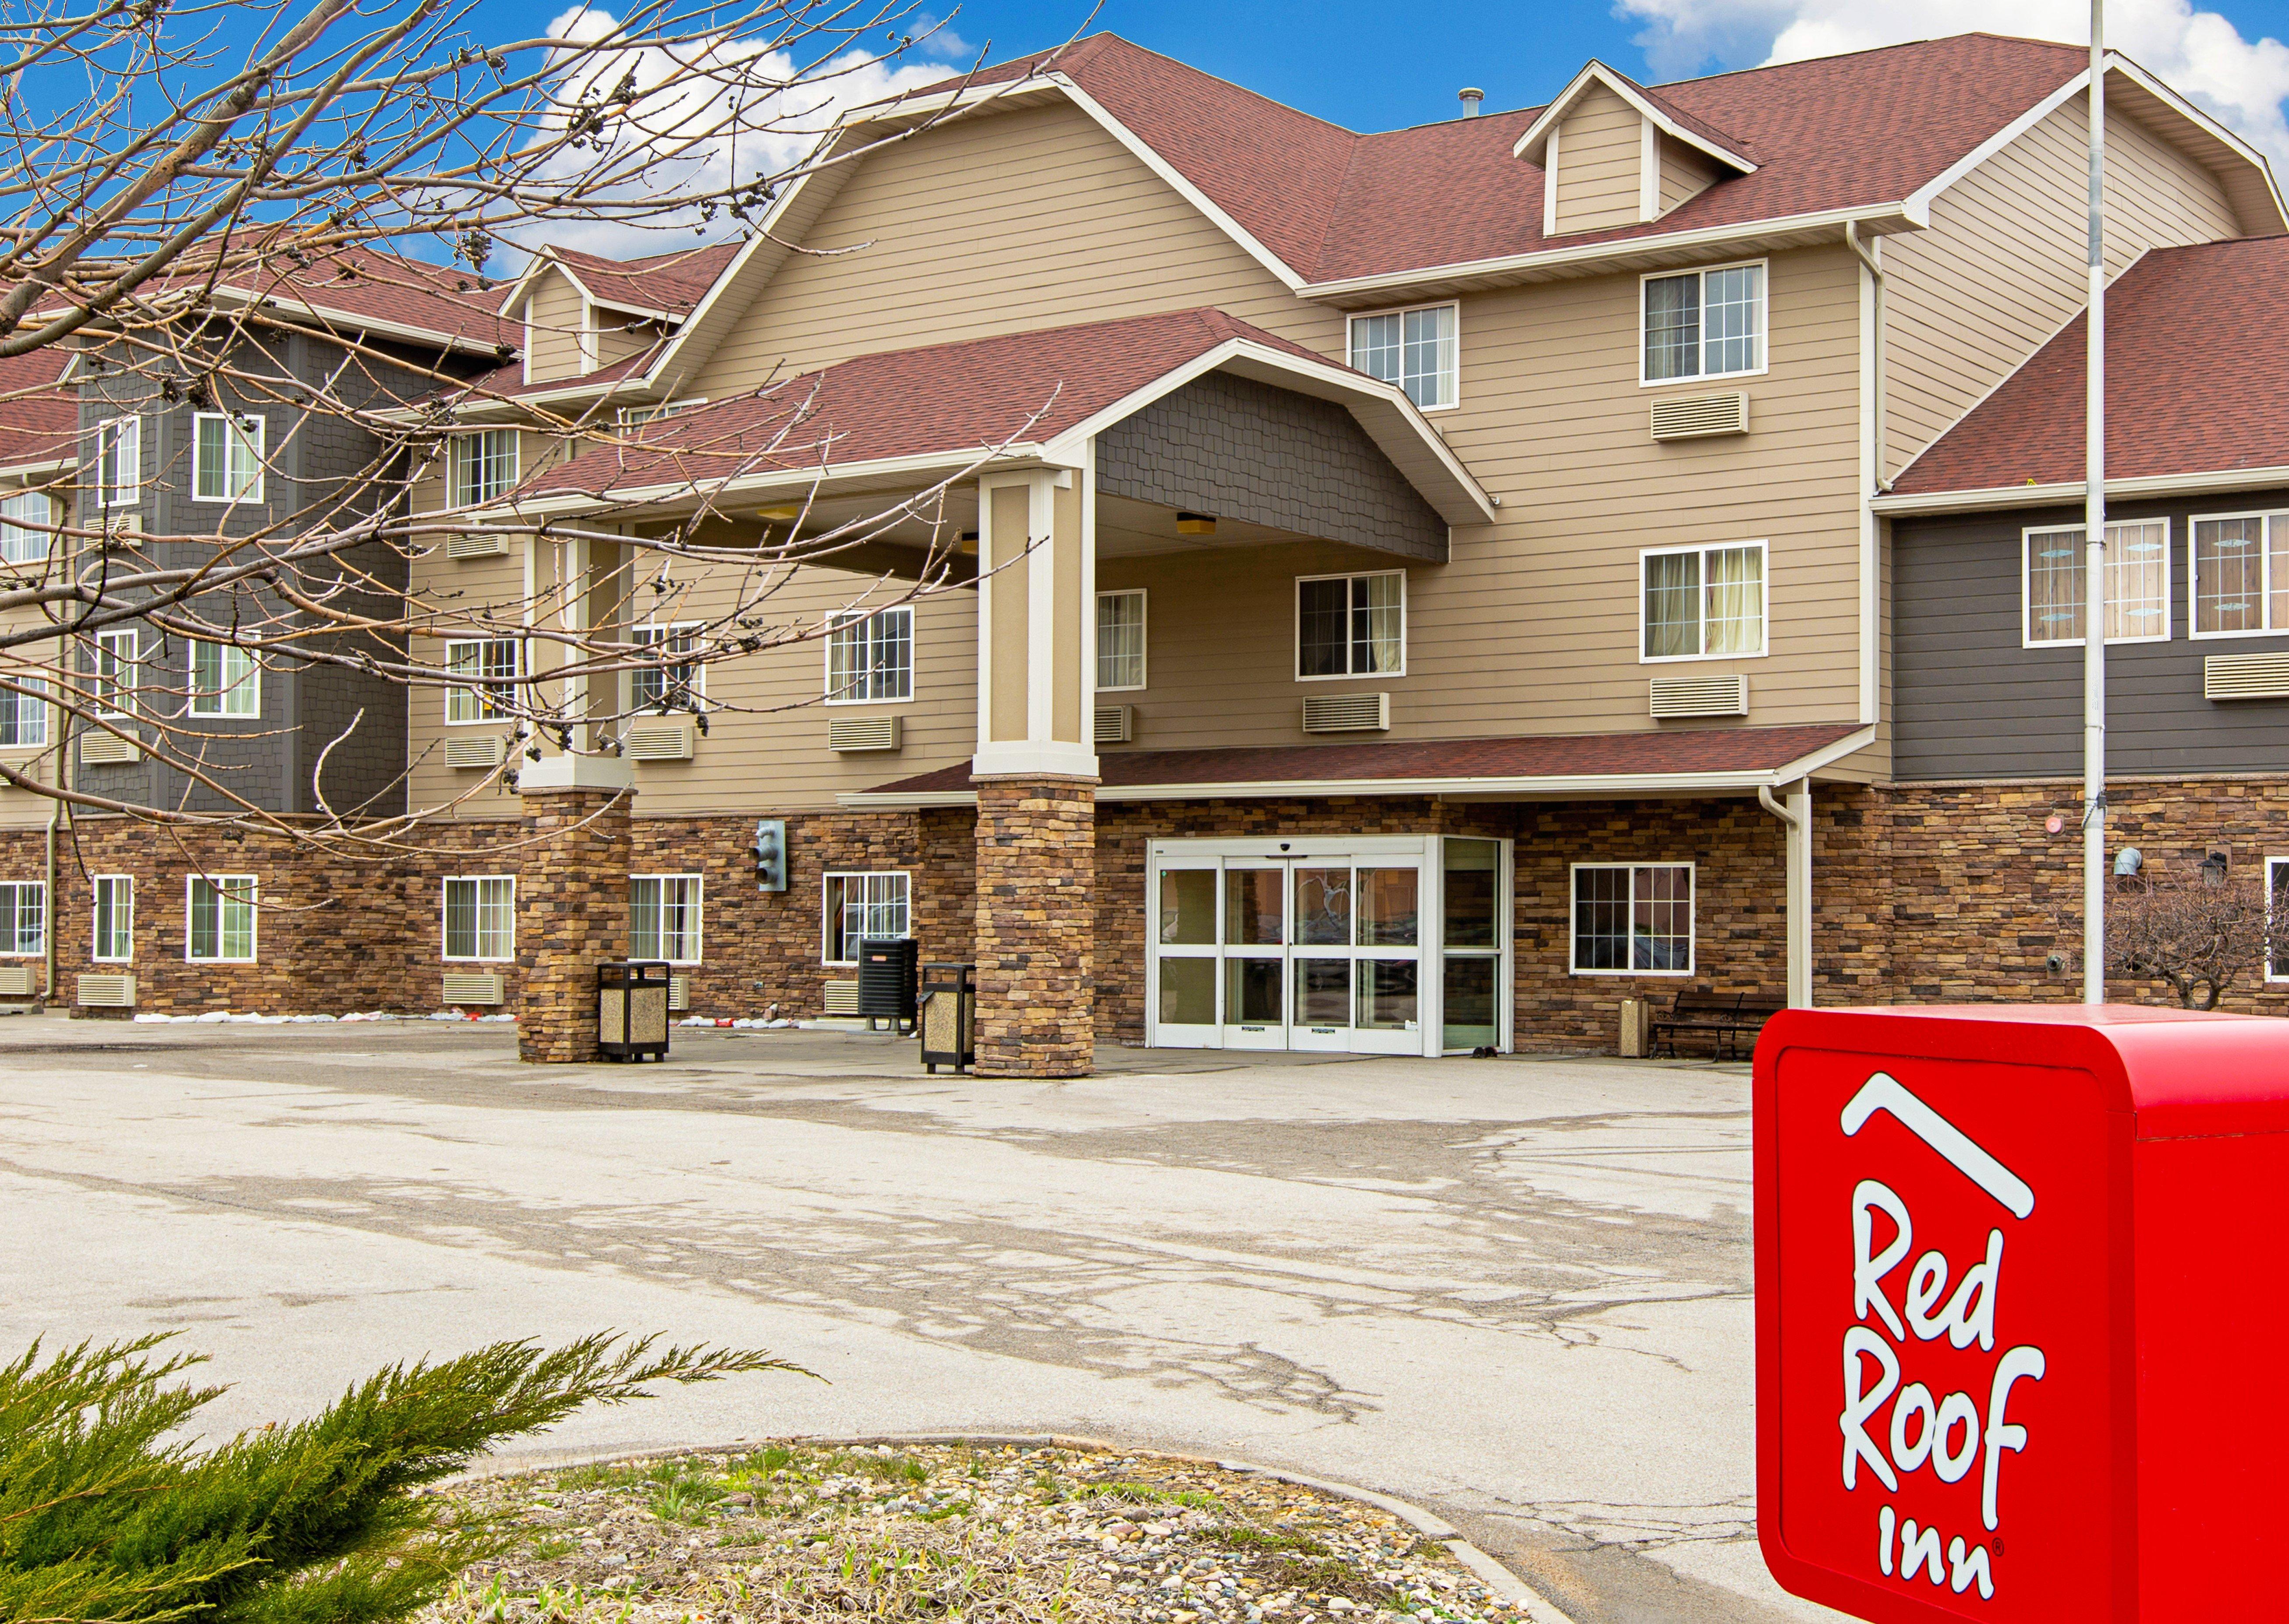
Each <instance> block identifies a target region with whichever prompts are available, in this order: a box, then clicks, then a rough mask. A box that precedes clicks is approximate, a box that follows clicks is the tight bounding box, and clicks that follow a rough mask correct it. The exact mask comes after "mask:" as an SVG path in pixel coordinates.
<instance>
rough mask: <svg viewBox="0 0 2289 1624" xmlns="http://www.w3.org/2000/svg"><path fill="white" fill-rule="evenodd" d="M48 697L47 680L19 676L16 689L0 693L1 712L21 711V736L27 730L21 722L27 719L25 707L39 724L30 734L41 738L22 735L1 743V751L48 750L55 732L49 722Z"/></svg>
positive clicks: (19, 716)
mask: <svg viewBox="0 0 2289 1624" xmlns="http://www.w3.org/2000/svg"><path fill="white" fill-rule="evenodd" d="M47 695H48V680H47V679H46V678H45V677H19V678H17V679H16V680H15V687H13V688H11V689H5V690H0V709H5V710H9V711H14V712H18V721H19V723H21V720H22V719H23V718H22V707H25V706H29V707H30V713H31V717H32V720H34V721H35V722H36V724H37V725H36V727H34V728H30V729H28V731H31V732H34V733H36V734H37V735H38V736H37V737H36V738H25V737H21V736H19V737H17V738H16V739H13V740H9V741H0V752H10V753H12V752H16V751H19V750H45V749H46V748H47V747H48V739H49V736H50V735H51V734H52V733H53V732H54V728H52V726H51V725H50V721H49V716H48V712H49V708H50V706H49V703H48V697H47ZM17 731H18V733H19V734H20V735H21V734H22V733H24V732H26V731H27V729H26V728H23V727H21V726H20V725H19V727H18V728H17Z"/></svg>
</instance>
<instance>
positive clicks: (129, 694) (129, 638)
mask: <svg viewBox="0 0 2289 1624" xmlns="http://www.w3.org/2000/svg"><path fill="white" fill-rule="evenodd" d="M142 660H143V656H142V648H141V643H140V634H139V633H134V632H98V633H96V634H95V663H94V665H93V667H92V669H91V670H90V672H89V673H88V676H89V681H88V689H89V697H91V698H92V699H93V700H94V701H95V713H96V714H97V715H99V716H132V715H133V714H134V713H135V688H136V684H137V681H138V680H139V679H138V678H137V676H136V667H137V666H138V665H141V664H142Z"/></svg>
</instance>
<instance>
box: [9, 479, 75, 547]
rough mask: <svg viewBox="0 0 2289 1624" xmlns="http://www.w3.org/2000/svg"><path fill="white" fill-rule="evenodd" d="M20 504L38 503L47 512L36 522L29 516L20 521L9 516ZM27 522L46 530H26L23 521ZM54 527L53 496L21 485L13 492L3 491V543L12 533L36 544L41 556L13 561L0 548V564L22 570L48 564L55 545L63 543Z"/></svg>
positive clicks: (15, 517) (54, 509)
mask: <svg viewBox="0 0 2289 1624" xmlns="http://www.w3.org/2000/svg"><path fill="white" fill-rule="evenodd" d="M17 502H38V503H40V504H41V505H42V506H43V507H44V509H45V510H46V511H45V513H44V514H43V515H42V516H41V517H39V518H37V519H34V518H33V516H32V515H31V514H29V513H26V514H24V515H22V518H21V519H20V518H19V517H18V516H17V515H16V514H13V513H8V512H6V509H7V508H8V507H9V506H11V505H12V504H14V503H17ZM27 519H28V520H32V522H33V523H34V524H36V525H38V526H41V527H43V528H41V529H26V528H25V527H24V525H23V522H22V520H27ZM55 525H56V498H55V497H54V495H53V494H52V492H49V491H47V490H41V489H38V488H36V487H28V486H17V487H15V488H13V489H12V490H0V542H4V540H5V538H6V537H8V536H9V535H10V534H11V533H14V534H18V535H21V536H22V537H24V539H25V540H26V541H27V542H29V543H34V544H36V545H38V547H39V549H40V551H39V553H37V554H36V556H34V557H31V558H10V557H9V556H8V555H7V553H6V551H5V550H4V547H0V564H15V565H19V566H22V565H29V564H39V565H45V564H47V563H48V562H49V561H51V560H52V559H53V558H54V557H55V555H56V543H57V542H59V541H60V540H61V539H62V537H60V536H59V535H58V534H57V533H56V529H55Z"/></svg>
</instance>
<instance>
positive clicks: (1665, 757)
mask: <svg viewBox="0 0 2289 1624" xmlns="http://www.w3.org/2000/svg"><path fill="white" fill-rule="evenodd" d="M1858 731H1859V728H1857V727H1856V726H1855V725H1854V724H1853V723H1850V722H1836V723H1830V724H1823V725H1820V726H1814V727H1799V728H1692V729H1689V730H1687V731H1684V732H1677V733H1575V734H1567V735H1563V736H1537V737H1527V738H1465V739H1433V740H1425V741H1423V742H1421V743H1419V744H1418V743H1408V744H1280V745H1271V746H1257V747H1238V748H1233V749H1227V750H1118V751H1107V752H1105V753H1103V754H1101V755H1099V756H1098V757H1097V771H1098V775H1099V777H1098V783H1099V785H1100V787H1102V788H1105V789H1125V788H1139V789H1143V788H1150V787H1151V786H1152V785H1155V784H1280V783H1288V782H1293V783H1328V782H1331V781H1337V780H1342V781H1356V782H1357V783H1358V784H1359V785H1360V788H1361V789H1363V790H1371V789H1372V788H1373V787H1374V786H1375V784H1377V783H1379V782H1387V781H1391V780H1394V779H1401V780H1421V779H1452V778H1552V777H1582V778H1605V777H1624V776H1626V777H1636V776H1644V775H1650V774H1663V775H1667V774H1701V773H1744V772H1746V773H1753V772H1774V771H1777V770H1779V769H1780V768H1783V767H1786V766H1788V765H1789V764H1790V763H1791V762H1793V761H1801V760H1804V758H1805V757H1806V756H1808V755H1810V754H1812V753H1813V752H1814V751H1817V750H1822V749H1824V748H1826V747H1827V746H1828V745H1830V744H1835V743H1836V742H1837V741H1838V739H1842V738H1846V737H1849V736H1851V735H1852V734H1854V733H1856V732H1858ZM970 787H971V785H970V780H969V765H968V763H966V762H965V763H963V764H962V765H961V766H958V767H942V768H938V769H937V771H936V772H929V773H918V774H916V775H915V776H913V777H911V778H900V779H897V780H895V781H894V782H892V783H889V784H881V785H878V786H877V787H876V788H875V789H874V790H873V793H874V794H878V795H916V794H929V793H933V792H938V793H943V792H950V791H961V790H967V789H969V788H970Z"/></svg>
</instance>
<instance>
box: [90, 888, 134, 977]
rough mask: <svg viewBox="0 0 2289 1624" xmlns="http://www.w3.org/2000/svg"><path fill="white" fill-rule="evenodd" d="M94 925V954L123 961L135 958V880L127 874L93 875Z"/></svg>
mask: <svg viewBox="0 0 2289 1624" xmlns="http://www.w3.org/2000/svg"><path fill="white" fill-rule="evenodd" d="M93 885H94V890H95V928H94V929H93V931H92V933H91V937H90V939H91V940H92V943H94V946H93V951H92V954H91V957H92V958H94V959H99V960H100V961H102V962H103V963H106V964H124V963H125V962H126V961H127V960H128V959H132V958H133V957H135V881H134V880H133V879H132V877H130V876H128V875H126V874H98V875H96V876H94V879H93Z"/></svg>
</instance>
